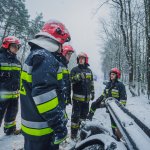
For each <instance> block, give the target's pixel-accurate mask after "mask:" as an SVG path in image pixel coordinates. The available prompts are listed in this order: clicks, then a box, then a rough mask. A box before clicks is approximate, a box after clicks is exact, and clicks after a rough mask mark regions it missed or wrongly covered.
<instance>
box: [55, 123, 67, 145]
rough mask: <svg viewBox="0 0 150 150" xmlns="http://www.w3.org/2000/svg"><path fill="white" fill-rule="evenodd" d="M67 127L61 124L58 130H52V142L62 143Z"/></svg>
mask: <svg viewBox="0 0 150 150" xmlns="http://www.w3.org/2000/svg"><path fill="white" fill-rule="evenodd" d="M67 133H68V131H67V127H66V126H63V125H62V126H61V128H59V129H58V130H56V131H54V144H60V143H62V142H63V141H64V140H65V139H66V137H67Z"/></svg>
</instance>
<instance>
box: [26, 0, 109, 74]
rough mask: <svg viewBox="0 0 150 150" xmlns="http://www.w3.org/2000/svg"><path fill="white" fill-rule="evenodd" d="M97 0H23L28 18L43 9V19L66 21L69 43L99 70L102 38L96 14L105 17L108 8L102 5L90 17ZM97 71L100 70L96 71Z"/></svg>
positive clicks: (92, 66)
mask: <svg viewBox="0 0 150 150" xmlns="http://www.w3.org/2000/svg"><path fill="white" fill-rule="evenodd" d="M100 2H101V1H99V0H26V6H27V9H28V10H29V14H30V16H31V18H34V17H35V16H36V14H37V13H40V12H42V13H43V17H44V21H47V20H49V19H56V20H59V21H61V22H62V23H64V24H65V25H66V27H67V28H68V30H69V32H70V34H71V42H70V44H71V45H72V46H73V47H74V49H75V50H76V52H77V54H78V53H79V52H81V51H83V52H86V53H87V54H88V56H89V62H90V66H91V69H92V70H93V71H94V72H96V73H98V72H101V71H100V56H99V54H98V51H99V50H100V47H98V46H97V45H98V44H101V43H103V41H100V40H98V37H97V32H98V30H100V28H101V27H100V25H99V24H98V23H97V22H98V18H99V17H100V18H106V17H108V11H109V10H108V9H107V7H106V6H103V7H102V8H101V9H100V10H99V11H98V13H97V15H95V16H94V17H93V13H94V12H95V10H96V8H97V7H98V5H99V3H100ZM98 74H100V73H98Z"/></svg>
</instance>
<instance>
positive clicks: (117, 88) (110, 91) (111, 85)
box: [102, 80, 127, 103]
mask: <svg viewBox="0 0 150 150" xmlns="http://www.w3.org/2000/svg"><path fill="white" fill-rule="evenodd" d="M102 95H103V96H104V97H105V98H108V97H114V98H116V99H117V100H118V101H122V102H123V103H126V100H127V95H126V89H125V86H124V84H123V83H122V82H120V81H118V80H116V81H115V82H112V81H110V82H108V83H107V85H106V88H105V89H104V92H103V94H102Z"/></svg>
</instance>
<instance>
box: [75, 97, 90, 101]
mask: <svg viewBox="0 0 150 150" xmlns="http://www.w3.org/2000/svg"><path fill="white" fill-rule="evenodd" d="M73 99H74V100H78V101H85V98H79V97H75V96H73ZM89 100H90V98H87V101H89Z"/></svg>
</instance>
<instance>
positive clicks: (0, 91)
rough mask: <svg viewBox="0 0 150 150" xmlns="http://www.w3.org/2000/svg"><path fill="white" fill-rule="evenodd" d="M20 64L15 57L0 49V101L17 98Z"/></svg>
mask: <svg viewBox="0 0 150 150" xmlns="http://www.w3.org/2000/svg"><path fill="white" fill-rule="evenodd" d="M20 71H21V64H20V62H19V60H18V59H17V58H16V55H15V54H13V53H11V52H9V51H8V50H7V49H3V48H1V49H0V101H5V100H8V99H14V98H15V99H16V98H18V97H19V87H20Z"/></svg>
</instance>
